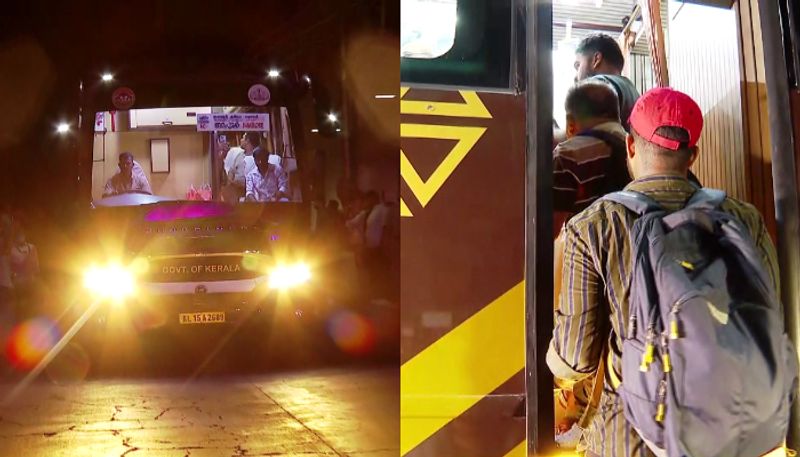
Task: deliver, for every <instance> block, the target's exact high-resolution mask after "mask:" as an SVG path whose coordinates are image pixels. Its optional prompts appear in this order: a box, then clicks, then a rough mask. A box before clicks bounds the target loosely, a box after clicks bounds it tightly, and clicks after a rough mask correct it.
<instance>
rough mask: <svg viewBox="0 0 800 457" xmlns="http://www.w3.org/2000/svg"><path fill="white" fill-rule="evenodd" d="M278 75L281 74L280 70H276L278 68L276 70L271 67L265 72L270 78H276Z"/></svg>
mask: <svg viewBox="0 0 800 457" xmlns="http://www.w3.org/2000/svg"><path fill="white" fill-rule="evenodd" d="M280 75H281V72H280V71H278V70H277V69H275V68H271V69H270V70H269V71H268V72H267V76H269V77H270V78H277V77H278V76H280Z"/></svg>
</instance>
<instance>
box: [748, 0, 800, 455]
mask: <svg viewBox="0 0 800 457" xmlns="http://www.w3.org/2000/svg"><path fill="white" fill-rule="evenodd" d="M781 7H784V8H791V4H790V2H789V1H786V2H783V3H779V2H778V0H758V9H759V16H760V17H761V33H762V40H763V48H764V70H765V71H764V72H765V77H766V85H767V107H768V113H769V132H770V138H771V141H770V143H771V148H772V149H771V154H772V187H773V191H774V195H775V219H776V221H777V226H778V243H777V244H778V247H779V249H778V261H779V264H780V269H781V275H780V279H781V291H780V294H781V299H782V302H783V309H784V312H785V314H786V331H787V333H788V335H789V338H790V339H791V340H792V342H793V343H794V344H795V347H798V341H800V281H799V280H798V278H800V236H799V235H798V234H800V212H799V211H798V210H799V209H800V203H798V190H797V171H798V169H797V157H796V156H795V138H794V129H793V125H792V121H793V119H792V114H791V113H792V111H791V103H790V99H789V91H790V88H789V72H788V70H789V69H788V66H787V58H788V57H789V56H788V55H787V52H789V50H786V49H784V43H786V42H785V41H784V33H787V34H791V33H792V32H795V35H794V38H795V39H796V37H797V35H796V33H797V30H792V28H793V27H792V26H790V24H783V23H782V21H781V17H780V12H781ZM787 26H789V27H787ZM796 26H797V24H794V27H796ZM787 38H789V37H787ZM790 39H791V38H790ZM788 42H791V41H788ZM794 46H800V43H798V42H795V43H794ZM794 59H795V65H796V64H797V62H796V59H797V58H796V57H794ZM794 121H795V122H800V119H794ZM798 428H800V402H798V401H797V400H795V402H794V404H793V405H792V410H791V418H790V421H789V434H788V437H787V445H788V446H789V447H790V448H793V449H796V448H797V446H798V445H800V430H798Z"/></svg>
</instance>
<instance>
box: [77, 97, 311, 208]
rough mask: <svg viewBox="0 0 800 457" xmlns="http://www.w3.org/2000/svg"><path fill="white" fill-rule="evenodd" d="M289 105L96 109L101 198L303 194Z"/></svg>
mask: <svg viewBox="0 0 800 457" xmlns="http://www.w3.org/2000/svg"><path fill="white" fill-rule="evenodd" d="M297 171H298V167H297V159H296V155H295V147H294V141H293V138H292V130H291V127H290V122H289V112H288V110H287V109H286V108H285V107H234V106H224V107H182V108H152V109H131V110H127V111H126V110H120V111H104V112H98V113H96V116H95V125H94V144H93V148H92V199H93V201H94V204H95V205H96V206H131V205H141V204H149V203H156V202H160V201H168V200H199V201H222V202H225V203H230V204H239V203H244V202H263V203H266V202H301V201H302V195H301V190H302V189H301V185H300V182H299V174H298V173H297Z"/></svg>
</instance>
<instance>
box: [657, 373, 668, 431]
mask: <svg viewBox="0 0 800 457" xmlns="http://www.w3.org/2000/svg"><path fill="white" fill-rule="evenodd" d="M666 398H667V381H666V380H663V379H662V380H661V382H660V383H659V384H658V406H656V418H655V419H656V422H663V421H664V417H665V416H666V412H667V405H666V404H665V400H666Z"/></svg>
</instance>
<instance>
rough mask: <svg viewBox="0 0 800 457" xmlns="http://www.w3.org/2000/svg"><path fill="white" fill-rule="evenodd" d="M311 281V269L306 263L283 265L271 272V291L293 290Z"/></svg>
mask: <svg viewBox="0 0 800 457" xmlns="http://www.w3.org/2000/svg"><path fill="white" fill-rule="evenodd" d="M309 279H311V269H310V268H308V265H306V264H304V263H297V264H293V265H281V266H278V267H275V268H274V269H272V271H270V272H269V288H270V289H281V290H285V289H291V288H293V287H297V286H299V285H302V284H305V283H307V282H308V280H309Z"/></svg>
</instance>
